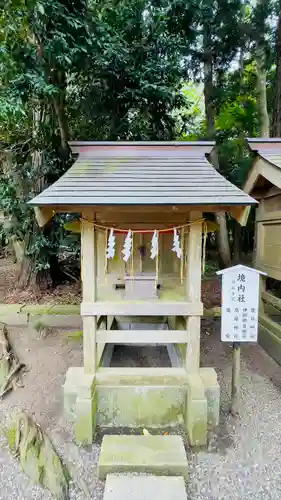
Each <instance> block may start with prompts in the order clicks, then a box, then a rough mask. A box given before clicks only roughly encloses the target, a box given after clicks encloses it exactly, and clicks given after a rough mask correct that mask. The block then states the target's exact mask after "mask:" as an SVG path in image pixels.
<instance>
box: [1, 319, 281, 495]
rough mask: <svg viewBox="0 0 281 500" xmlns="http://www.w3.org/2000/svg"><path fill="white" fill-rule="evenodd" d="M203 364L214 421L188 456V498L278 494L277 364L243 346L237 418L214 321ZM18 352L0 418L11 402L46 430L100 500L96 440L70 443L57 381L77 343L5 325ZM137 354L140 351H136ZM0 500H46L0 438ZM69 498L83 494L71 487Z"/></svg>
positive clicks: (206, 331) (73, 359)
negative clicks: (21, 375)
mask: <svg viewBox="0 0 281 500" xmlns="http://www.w3.org/2000/svg"><path fill="white" fill-rule="evenodd" d="M202 330H203V333H202V357H201V361H202V365H203V366H214V367H216V368H217V371H218V376H219V380H220V384H221V393H222V394H221V423H220V429H219V433H218V435H214V436H212V437H211V439H210V443H209V446H208V449H207V450H203V451H194V452H193V453H191V454H190V455H189V463H190V477H189V481H188V500H242V499H243V500H279V499H280V498H281V475H280V470H281V453H280V443H281V426H280V415H281V392H280V391H281V368H280V366H279V365H277V364H276V363H275V362H274V361H273V360H272V359H271V358H269V357H268V355H267V354H266V353H265V352H264V351H263V350H262V349H261V348H260V347H259V346H255V345H253V346H246V347H244V348H243V349H242V404H241V416H240V418H239V419H237V420H234V419H233V418H231V417H230V416H229V414H228V406H229V389H230V376H231V349H230V347H229V346H228V345H226V344H221V343H220V340H219V335H218V323H214V322H211V321H208V322H207V321H204V322H203V328H202ZM11 333H12V336H13V339H14V342H15V343H16V346H17V351H18V354H19V356H20V358H21V359H23V360H24V361H25V362H26V363H27V365H28V366H29V368H30V371H29V372H28V373H27V374H26V376H25V380H24V382H25V387H24V388H23V389H19V390H18V391H16V392H14V393H12V394H11V395H10V396H9V397H7V398H6V399H5V400H4V401H3V402H2V403H0V421H1V423H2V425H3V423H4V422H5V420H6V419H7V416H8V414H9V413H10V412H11V411H12V410H13V409H16V408H25V409H26V410H28V411H29V412H31V413H34V414H35V416H36V418H37V420H38V421H39V423H41V424H42V425H43V426H44V428H47V429H48V431H49V433H50V435H51V437H52V439H53V441H54V442H55V444H56V446H57V448H58V450H59V452H60V453H61V455H62V456H63V457H64V458H65V459H67V460H69V461H71V462H72V463H73V464H74V466H75V467H76V469H77V471H78V473H79V474H81V476H82V477H83V478H84V479H85V481H86V482H87V484H88V485H89V488H90V491H91V495H92V497H91V498H92V500H102V491H103V483H101V482H100V481H97V480H96V464H97V459H98V455H99V443H95V444H94V445H93V446H92V447H89V448H87V449H83V448H78V447H77V446H75V444H73V436H72V432H71V429H70V427H69V425H68V423H67V422H66V421H65V420H64V418H63V417H62V384H63V381H64V376H65V373H66V370H67V368H68V366H71V365H72V366H81V364H82V348H81V343H80V342H79V341H73V340H72V341H70V340H69V338H67V335H66V332H56V333H54V334H51V335H50V336H49V337H47V339H45V340H43V339H39V340H38V339H37V338H36V335H31V334H30V333H28V332H27V330H25V331H24V330H21V331H19V330H17V329H13V330H11ZM142 356H144V352H143V350H142ZM0 484H1V488H0V500H30V499H32V500H51V496H50V495H49V494H48V493H47V492H45V491H43V490H42V489H41V488H38V487H37V486H34V485H32V484H31V483H30V482H29V480H28V479H27V478H26V477H25V476H24V475H23V474H22V473H21V471H20V469H19V467H18V465H17V463H16V461H15V460H14V459H13V458H11V457H10V454H9V452H8V451H7V449H6V446H5V441H4V440H3V438H0ZM71 499H72V500H74V499H75V500H82V499H84V496H83V495H82V494H81V493H80V492H79V491H78V490H77V489H76V488H71Z"/></svg>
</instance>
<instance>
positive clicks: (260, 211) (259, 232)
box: [254, 200, 266, 314]
mask: <svg viewBox="0 0 281 500" xmlns="http://www.w3.org/2000/svg"><path fill="white" fill-rule="evenodd" d="M263 218H264V200H260V203H259V206H258V208H257V210H256V227H255V245H254V266H255V267H257V268H259V265H260V264H261V262H262V261H263V260H264V243H265V234H264V233H265V231H264V223H263V222H262V221H263ZM265 291H266V277H265V276H263V275H260V289H259V292H260V299H259V310H260V313H261V314H262V313H264V302H263V300H262V293H263V292H265Z"/></svg>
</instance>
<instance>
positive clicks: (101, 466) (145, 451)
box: [98, 435, 188, 479]
mask: <svg viewBox="0 0 281 500" xmlns="http://www.w3.org/2000/svg"><path fill="white" fill-rule="evenodd" d="M118 472H121V473H123V472H140V473H147V474H155V475H163V476H165V475H166V476H169V475H170V476H183V477H185V478H187V475H188V463H187V458H186V453H185V449H184V444H183V440H182V438H181V437H180V436H151V435H150V436H132V435H130V436H124V435H123V436H108V435H107V436H104V437H103V440H102V445H101V452H100V457H99V462H98V477H99V478H100V479H105V478H106V475H107V474H109V473H118Z"/></svg>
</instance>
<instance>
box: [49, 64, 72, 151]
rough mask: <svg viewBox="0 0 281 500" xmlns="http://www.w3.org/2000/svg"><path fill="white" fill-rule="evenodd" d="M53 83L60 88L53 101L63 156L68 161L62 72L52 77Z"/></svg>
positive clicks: (64, 80)
mask: <svg viewBox="0 0 281 500" xmlns="http://www.w3.org/2000/svg"><path fill="white" fill-rule="evenodd" d="M52 82H53V84H54V85H56V86H57V88H58V94H57V95H56V97H55V98H54V100H53V104H54V110H55V113H56V117H57V120H58V126H59V130H60V139H61V149H62V156H63V157H64V159H67V158H68V156H69V146H68V140H69V129H68V121H67V116H66V112H65V92H66V77H65V74H64V73H63V72H62V71H54V73H53V75H52Z"/></svg>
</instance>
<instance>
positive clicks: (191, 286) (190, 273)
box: [185, 211, 202, 373]
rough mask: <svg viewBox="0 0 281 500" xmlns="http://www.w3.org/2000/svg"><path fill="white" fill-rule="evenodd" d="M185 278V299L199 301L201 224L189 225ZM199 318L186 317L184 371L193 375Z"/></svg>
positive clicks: (196, 364)
mask: <svg viewBox="0 0 281 500" xmlns="http://www.w3.org/2000/svg"><path fill="white" fill-rule="evenodd" d="M201 218H202V213H201V212H197V211H194V212H190V214H189V220H190V222H194V221H196V220H198V219H201ZM186 252H187V259H186V261H187V269H186V271H187V277H186V299H187V300H188V301H189V302H200V301H201V267H202V222H198V223H195V224H191V226H190V228H189V234H188V243H187V250H186ZM200 320H201V318H200V316H188V317H187V318H186V328H187V332H188V343H187V345H186V365H185V366H186V370H187V372H188V373H194V372H197V371H198V370H199V362H200Z"/></svg>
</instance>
